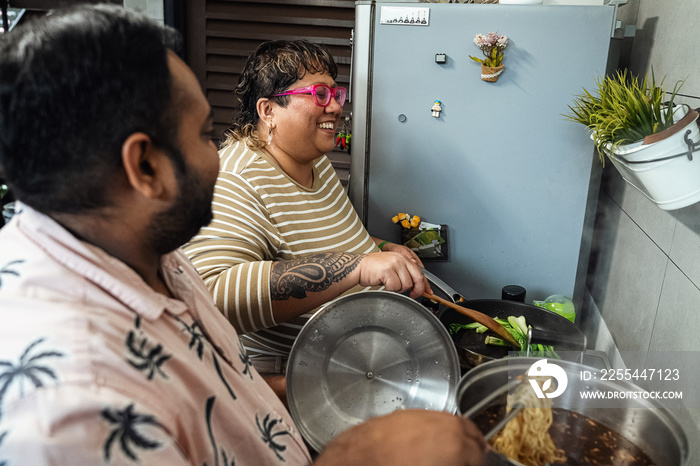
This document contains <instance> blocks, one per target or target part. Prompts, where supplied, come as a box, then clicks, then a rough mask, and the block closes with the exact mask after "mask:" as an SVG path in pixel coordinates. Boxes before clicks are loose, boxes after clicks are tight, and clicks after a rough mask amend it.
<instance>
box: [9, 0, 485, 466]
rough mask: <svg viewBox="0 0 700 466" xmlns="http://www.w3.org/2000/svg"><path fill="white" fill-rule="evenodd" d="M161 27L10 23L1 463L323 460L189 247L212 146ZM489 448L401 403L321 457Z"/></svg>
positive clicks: (474, 457) (438, 417) (88, 10)
mask: <svg viewBox="0 0 700 466" xmlns="http://www.w3.org/2000/svg"><path fill="white" fill-rule="evenodd" d="M164 36H165V37H170V36H171V33H169V32H168V31H163V29H162V28H160V27H158V26H157V25H156V24H154V23H152V22H151V21H149V20H147V19H146V18H144V17H141V16H140V15H138V14H135V13H131V12H128V11H127V10H124V9H121V8H118V7H114V6H111V7H110V6H105V5H102V6H91V7H81V8H76V9H70V10H64V11H57V12H54V13H52V14H50V15H48V16H47V17H45V18H41V19H38V20H35V21H34V22H32V23H29V24H27V25H26V26H21V27H18V28H17V29H16V30H14V31H12V32H11V33H9V34H7V36H5V37H3V38H2V40H0V166H1V167H2V171H3V173H4V175H5V177H6V179H7V181H8V182H9V184H10V186H11V188H12V190H13V192H14V194H15V196H16V198H17V199H18V201H19V202H20V208H19V211H18V213H17V214H16V215H15V217H14V218H13V219H12V221H11V222H10V223H9V224H8V225H7V226H5V227H4V228H2V230H0V319H2V320H1V321H2V322H3V324H2V328H1V329H0V464H3V465H5V466H14V465H41V464H71V465H83V464H100V463H108V464H133V463H140V464H157V465H177V464H197V465H202V464H208V465H214V464H226V465H231V464H236V465H244V464H254V465H260V464H278V463H284V464H291V465H296V464H308V463H309V462H310V461H311V457H310V454H309V452H308V450H307V448H306V447H305V445H304V442H303V440H302V438H301V436H300V435H299V432H298V431H297V430H296V428H295V426H294V424H293V421H292V419H291V416H290V415H289V413H288V412H287V411H286V410H285V408H284V406H283V405H282V403H281V402H280V400H279V398H277V397H276V396H275V395H274V393H273V392H272V390H271V389H270V388H269V386H268V385H267V384H265V382H264V381H263V380H262V379H261V378H260V376H259V374H258V373H257V372H256V370H255V369H254V368H253V367H252V366H251V365H250V363H249V359H248V357H247V355H246V354H245V352H244V351H243V350H242V348H241V346H240V343H239V341H238V337H237V335H236V332H235V330H234V329H233V328H232V327H231V326H230V324H229V323H228V322H227V321H226V319H225V318H224V317H223V316H222V315H221V313H220V312H219V311H218V310H217V309H216V308H215V307H214V305H213V303H212V301H211V297H210V295H209V294H208V292H207V289H206V287H205V286H204V285H203V283H202V281H201V279H200V278H199V277H198V275H197V273H196V271H195V270H194V269H193V268H192V266H191V265H190V263H189V262H188V261H187V259H186V258H185V257H184V255H183V254H182V253H181V252H179V251H178V250H177V247H178V246H179V245H181V244H182V243H184V242H185V241H187V240H188V239H189V238H190V237H191V236H192V235H193V234H194V233H196V232H197V230H198V229H199V228H200V227H201V226H203V225H205V224H207V223H208V222H209V221H210V219H211V207H210V203H211V199H212V190H213V185H214V182H215V179H216V174H217V170H218V157H217V151H216V147H215V146H214V145H213V144H212V142H211V132H212V116H211V109H210V107H209V105H208V103H207V101H206V99H205V97H204V95H203V93H202V92H201V89H200V88H199V86H198V83H197V81H196V78H195V77H194V75H193V73H192V72H191V70H190V69H189V68H188V67H187V66H186V65H185V63H184V62H183V61H182V60H180V59H179V58H178V57H177V56H176V55H175V54H174V53H173V52H170V51H168V50H167V49H166V48H165V46H164V44H163V37H164ZM436 445H439V448H438V449H437V450H439V451H435V450H436V448H435V447H436ZM484 449H485V443H484V441H483V438H482V437H481V435H480V434H479V433H478V431H477V430H476V428H475V426H474V425H473V424H471V423H470V422H469V421H466V420H462V419H460V418H458V417H455V416H451V415H449V414H447V413H438V412H427V411H405V412H399V413H396V414H392V415H389V416H385V417H381V418H377V419H373V420H371V421H369V422H367V423H365V424H363V425H361V426H358V427H357V428H354V429H351V430H349V431H348V432H346V433H345V434H343V435H341V436H339V438H338V439H337V441H334V442H332V443H331V444H330V445H329V446H328V448H327V449H326V450H325V452H324V453H323V454H322V455H321V456H320V457H319V458H318V464H321V465H324V464H325V465H328V464H368V463H371V462H372V461H374V462H375V463H382V464H408V463H413V464H418V463H421V461H422V464H448V465H449V464H479V461H480V458H481V455H482V454H483V452H484ZM416 460H417V461H416Z"/></svg>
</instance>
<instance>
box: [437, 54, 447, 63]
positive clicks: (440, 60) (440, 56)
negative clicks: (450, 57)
mask: <svg viewBox="0 0 700 466" xmlns="http://www.w3.org/2000/svg"><path fill="white" fill-rule="evenodd" d="M435 63H437V64H438V65H444V64H445V63H447V54H444V53H436V54H435Z"/></svg>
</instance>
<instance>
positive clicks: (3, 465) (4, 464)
mask: <svg viewBox="0 0 700 466" xmlns="http://www.w3.org/2000/svg"><path fill="white" fill-rule="evenodd" d="M5 436H7V431H5V432H3V433H1V434H0V447H2V442H3V440H5ZM0 466H7V461H3V460H0Z"/></svg>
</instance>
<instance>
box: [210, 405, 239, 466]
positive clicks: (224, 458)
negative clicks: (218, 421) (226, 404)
mask: <svg viewBox="0 0 700 466" xmlns="http://www.w3.org/2000/svg"><path fill="white" fill-rule="evenodd" d="M215 401H216V397H215V396H210V397H209V398H207V406H206V416H207V429H208V430H209V440H211V447H212V449H213V450H214V466H219V453H221V461H222V462H223V465H224V466H236V460H235V458H234V455H233V454H231V455H227V454H226V450H224V449H223V448H221V450H219V447H217V445H216V439H215V438H214V431H213V430H212V428H211V413H212V411H213V410H214V402H215ZM229 456H231V462H229ZM202 466H208V465H207V463H206V462H205V463H204V464H203V465H202Z"/></svg>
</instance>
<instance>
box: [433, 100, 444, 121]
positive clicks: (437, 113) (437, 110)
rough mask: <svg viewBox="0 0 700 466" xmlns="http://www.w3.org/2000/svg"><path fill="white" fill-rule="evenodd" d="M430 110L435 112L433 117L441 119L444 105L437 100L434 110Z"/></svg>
mask: <svg viewBox="0 0 700 466" xmlns="http://www.w3.org/2000/svg"><path fill="white" fill-rule="evenodd" d="M430 110H431V111H432V112H433V117H435V118H440V112H442V103H441V102H440V101H439V100H436V101H435V103H433V108H431V109H430Z"/></svg>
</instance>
